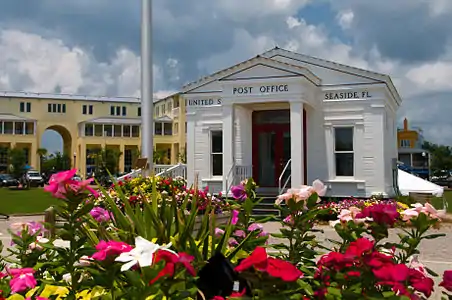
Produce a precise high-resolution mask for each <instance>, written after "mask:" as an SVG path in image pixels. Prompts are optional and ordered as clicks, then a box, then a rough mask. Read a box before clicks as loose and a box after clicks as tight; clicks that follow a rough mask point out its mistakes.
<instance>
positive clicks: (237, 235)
mask: <svg viewBox="0 0 452 300" xmlns="http://www.w3.org/2000/svg"><path fill="white" fill-rule="evenodd" d="M234 235H235V236H236V237H239V238H244V237H246V233H245V231H243V230H236V231H235V232H234Z"/></svg>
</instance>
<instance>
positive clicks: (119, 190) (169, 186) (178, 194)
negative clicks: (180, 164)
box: [95, 177, 228, 214]
mask: <svg viewBox="0 0 452 300" xmlns="http://www.w3.org/2000/svg"><path fill="white" fill-rule="evenodd" d="M153 188H154V189H155V192H156V193H157V194H158V195H159V198H160V200H161V201H175V202H176V203H177V205H178V207H181V206H182V204H183V203H184V202H185V200H186V199H188V202H187V205H186V207H185V208H186V209H187V210H188V211H190V209H191V207H192V205H193V203H192V202H193V201H194V199H196V201H197V203H196V206H197V207H198V209H199V210H200V212H203V211H204V210H205V208H206V207H207V206H208V205H212V206H213V207H214V208H215V213H217V214H220V213H221V212H222V211H223V210H227V207H228V204H227V202H226V201H224V200H223V199H221V197H215V196H214V195H211V194H210V193H209V190H208V188H205V189H203V190H196V189H193V188H187V183H186V181H185V180H184V179H183V178H182V177H176V178H168V177H137V178H133V179H131V178H126V179H125V180H123V181H119V182H117V183H116V184H113V185H112V186H111V187H110V188H109V189H107V190H106V191H103V192H101V193H99V194H98V196H97V197H95V198H96V204H97V205H100V206H105V203H106V200H105V198H106V197H109V198H111V199H113V200H114V202H115V203H116V205H117V206H118V207H119V208H120V209H121V210H124V208H125V204H124V202H123V201H122V200H121V197H126V198H127V199H128V200H129V201H128V202H129V204H130V205H131V206H132V207H133V208H138V207H139V208H140V209H143V207H144V201H148V200H149V199H151V198H152V197H151V194H152V191H153Z"/></svg>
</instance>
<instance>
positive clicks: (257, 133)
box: [253, 124, 290, 187]
mask: <svg viewBox="0 0 452 300" xmlns="http://www.w3.org/2000/svg"><path fill="white" fill-rule="evenodd" d="M289 159H290V125H289V124H264V125H255V126H253V177H254V178H255V180H256V183H257V184H258V185H259V186H261V187H277V186H278V178H279V176H280V175H281V173H282V171H283V169H284V166H285V165H286V164H287V161H288V160H289Z"/></svg>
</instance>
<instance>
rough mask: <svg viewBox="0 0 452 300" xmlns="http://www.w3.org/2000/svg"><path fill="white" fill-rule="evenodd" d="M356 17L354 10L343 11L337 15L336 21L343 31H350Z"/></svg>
mask: <svg viewBox="0 0 452 300" xmlns="http://www.w3.org/2000/svg"><path fill="white" fill-rule="evenodd" d="M354 17H355V14H354V13H353V10H343V11H340V12H339V13H338V14H337V16H336V19H337V22H338V23H339V26H341V27H342V29H349V28H350V27H351V25H352V23H353V19H354Z"/></svg>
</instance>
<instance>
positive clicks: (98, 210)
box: [89, 207, 111, 223]
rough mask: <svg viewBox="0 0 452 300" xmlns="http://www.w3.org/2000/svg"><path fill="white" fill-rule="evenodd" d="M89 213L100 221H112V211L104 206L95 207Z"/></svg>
mask: <svg viewBox="0 0 452 300" xmlns="http://www.w3.org/2000/svg"><path fill="white" fill-rule="evenodd" d="M89 214H90V215H91V216H92V217H93V218H94V219H95V220H96V221H97V222H99V223H101V222H108V221H110V219H111V217H110V212H109V211H108V210H106V209H103V208H102V207H94V208H93V209H92V210H91V211H90V212H89Z"/></svg>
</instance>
